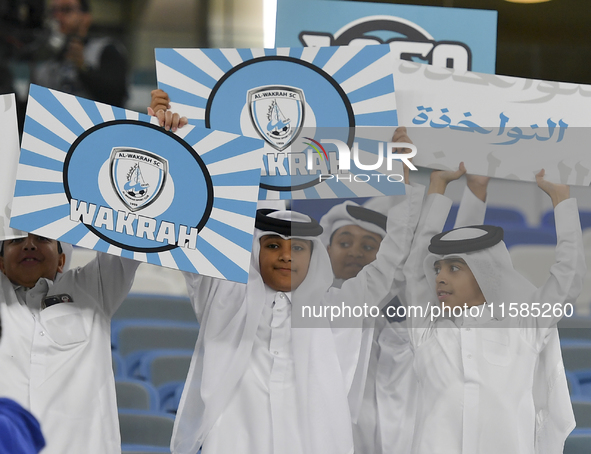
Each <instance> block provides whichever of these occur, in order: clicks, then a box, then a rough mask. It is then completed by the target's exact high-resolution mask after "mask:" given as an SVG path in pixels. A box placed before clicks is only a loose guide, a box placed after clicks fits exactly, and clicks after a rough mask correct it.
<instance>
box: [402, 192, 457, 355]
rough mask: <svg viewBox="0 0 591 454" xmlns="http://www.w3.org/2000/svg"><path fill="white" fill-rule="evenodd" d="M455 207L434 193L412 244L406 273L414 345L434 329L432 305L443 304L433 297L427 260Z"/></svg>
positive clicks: (411, 339) (409, 318) (408, 314)
mask: <svg viewBox="0 0 591 454" xmlns="http://www.w3.org/2000/svg"><path fill="white" fill-rule="evenodd" d="M450 208H451V200H450V199H449V198H447V197H445V196H443V195H441V194H431V195H429V196H427V200H426V202H425V205H424V207H423V211H422V212H421V218H420V220H419V225H418V227H417V232H416V234H415V237H414V241H413V244H412V248H411V251H410V254H409V257H408V260H407V261H406V265H405V266H404V275H405V277H406V295H405V302H406V304H407V309H408V310H407V314H406V319H407V325H408V327H409V337H410V341H411V343H412V344H413V346H418V345H420V344H421V343H422V342H423V341H424V340H426V338H427V337H428V336H429V335H430V333H431V328H432V326H433V323H432V322H431V318H430V307H432V306H433V305H439V302H438V301H431V299H432V297H433V293H432V291H431V286H430V285H429V283H428V282H427V276H426V275H425V271H424V269H423V262H424V261H425V258H426V257H427V255H428V254H429V251H428V249H427V248H428V247H429V243H430V241H431V238H433V236H435V235H437V234H438V233H441V230H442V229H443V226H444V225H445V220H446V219H447V215H448V214H449V209H450Z"/></svg>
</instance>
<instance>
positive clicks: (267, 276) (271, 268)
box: [259, 235, 312, 292]
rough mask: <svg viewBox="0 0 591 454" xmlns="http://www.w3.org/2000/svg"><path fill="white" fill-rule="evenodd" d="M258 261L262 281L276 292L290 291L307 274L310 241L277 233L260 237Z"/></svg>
mask: <svg viewBox="0 0 591 454" xmlns="http://www.w3.org/2000/svg"><path fill="white" fill-rule="evenodd" d="M260 242H261V252H260V254H259V263H260V268H261V276H262V278H263V282H264V283H265V284H267V285H268V286H269V287H271V288H272V289H273V290H276V291H278V292H290V291H292V290H295V289H296V288H298V287H299V286H300V284H301V283H302V282H303V281H304V279H305V278H306V275H307V274H308V267H309V266H310V258H311V257H312V242H311V241H308V240H301V239H298V238H293V239H290V240H285V239H283V238H281V237H280V236H277V235H265V236H263V237H261V240H260Z"/></svg>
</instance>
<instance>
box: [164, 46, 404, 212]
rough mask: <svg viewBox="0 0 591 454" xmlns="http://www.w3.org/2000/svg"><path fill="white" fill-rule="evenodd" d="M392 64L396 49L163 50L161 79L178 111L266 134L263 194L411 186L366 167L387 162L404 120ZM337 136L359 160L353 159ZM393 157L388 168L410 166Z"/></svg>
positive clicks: (337, 193)
mask: <svg viewBox="0 0 591 454" xmlns="http://www.w3.org/2000/svg"><path fill="white" fill-rule="evenodd" d="M392 65H393V60H392V58H391V55H390V53H389V48H388V46H367V47H365V48H360V47H357V46H355V47H347V46H345V47H327V48H292V49H289V48H284V49H156V69H157V73H158V84H159V87H160V88H162V89H163V90H164V91H166V92H167V93H168V94H169V96H170V99H171V105H172V110H173V111H175V112H178V113H180V114H182V115H185V116H187V117H188V118H189V122H190V123H191V124H194V125H196V126H200V127H206V128H214V129H219V130H224V131H229V132H233V133H237V134H242V135H245V136H249V137H256V138H261V139H263V140H264V141H265V153H264V156H263V162H262V168H261V193H260V195H259V198H260V199H263V200H264V199H294V198H298V199H302V198H334V197H371V196H379V195H388V194H400V193H403V192H404V186H403V185H402V184H400V183H399V180H398V179H397V178H394V177H390V178H389V179H388V178H386V177H383V178H379V176H378V175H373V174H376V172H373V174H371V173H368V172H367V171H366V169H365V168H364V167H363V165H359V163H362V164H370V163H376V162H382V161H381V160H380V159H381V158H383V154H384V153H386V152H385V151H383V152H382V151H381V150H380V145H379V143H380V142H388V141H389V140H390V139H391V137H392V135H393V133H394V129H395V126H396V125H397V124H398V122H397V111H396V101H395V97H394V80H393V77H392ZM335 141H338V144H342V145H343V146H346V148H347V151H349V150H358V154H355V153H357V152H355V153H353V154H352V156H353V157H357V156H359V159H357V160H355V159H348V158H347V159H348V162H347V166H348V167H347V166H346V165H344V164H345V163H343V162H340V160H342V159H344V156H343V155H342V153H341V150H342V149H343V148H338V145H337V146H335ZM384 149H385V148H384ZM321 150H322V151H321ZM349 161H350V162H349ZM341 164H342V165H341ZM391 164H392V165H391V166H389V168H386V167H387V166H386V164H385V161H384V169H385V171H381V173H380V175H382V174H384V173H386V172H388V173H389V174H392V175H394V174H398V175H399V174H401V173H402V166H401V164H400V162H396V161H395V160H394V162H391ZM347 168H348V169H349V170H347V171H344V170H345V169H347ZM360 175H361V176H360Z"/></svg>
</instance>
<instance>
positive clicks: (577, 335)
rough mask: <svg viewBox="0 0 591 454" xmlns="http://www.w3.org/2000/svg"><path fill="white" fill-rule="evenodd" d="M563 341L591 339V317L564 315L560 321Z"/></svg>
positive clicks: (559, 330) (559, 329)
mask: <svg viewBox="0 0 591 454" xmlns="http://www.w3.org/2000/svg"><path fill="white" fill-rule="evenodd" d="M558 333H559V334H560V340H561V343H562V344H564V343H565V342H566V341H568V340H569V339H581V340H583V339H587V340H590V341H591V317H563V318H562V320H560V321H559V322H558Z"/></svg>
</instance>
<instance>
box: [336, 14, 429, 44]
mask: <svg viewBox="0 0 591 454" xmlns="http://www.w3.org/2000/svg"><path fill="white" fill-rule="evenodd" d="M357 39H368V40H372V41H374V42H375V43H376V44H387V43H390V42H392V41H398V40H404V41H415V42H422V41H434V39H433V37H432V36H431V34H429V32H427V30H425V29H424V28H422V27H420V26H418V25H417V24H415V23H414V22H411V21H409V20H406V19H403V18H400V17H395V16H370V17H364V18H362V19H358V20H356V21H353V22H350V23H348V24H347V25H345V26H344V27H342V28H341V29H340V30H338V31H337V32H336V33H335V34H334V41H335V42H334V45H335V46H346V45H348V44H350V43H351V42H352V41H354V40H357Z"/></svg>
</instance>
